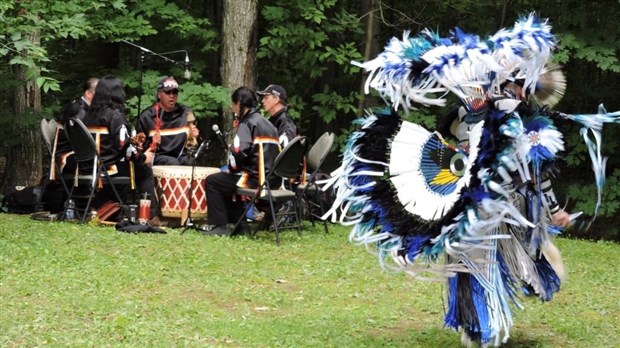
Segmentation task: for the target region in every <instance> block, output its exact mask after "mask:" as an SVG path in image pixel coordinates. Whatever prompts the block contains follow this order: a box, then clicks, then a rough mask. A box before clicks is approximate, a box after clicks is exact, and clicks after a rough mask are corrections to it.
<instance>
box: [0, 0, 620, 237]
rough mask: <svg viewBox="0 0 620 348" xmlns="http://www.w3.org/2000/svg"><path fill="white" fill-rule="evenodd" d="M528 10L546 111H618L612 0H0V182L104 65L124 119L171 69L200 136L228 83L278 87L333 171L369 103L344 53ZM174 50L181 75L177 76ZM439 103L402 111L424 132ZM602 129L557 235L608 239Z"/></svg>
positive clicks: (565, 187) (614, 160)
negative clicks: (333, 142)
mask: <svg viewBox="0 0 620 348" xmlns="http://www.w3.org/2000/svg"><path fill="white" fill-rule="evenodd" d="M531 11H536V12H537V13H538V14H539V15H540V16H541V17H546V18H549V19H550V24H551V25H552V27H553V32H554V33H555V35H556V36H557V37H558V38H559V39H560V44H559V50H558V51H557V52H556V53H555V55H554V57H555V58H554V59H555V60H556V61H557V62H558V63H560V64H562V65H563V70H564V72H565V74H566V76H567V84H568V88H567V91H566V94H565V96H564V98H563V100H562V101H561V102H560V104H559V105H558V106H557V107H556V109H557V110H560V111H563V112H565V113H573V114H576V113H584V114H590V113H596V111H597V106H598V105H599V104H600V103H604V104H605V107H606V108H607V110H610V111H615V110H620V98H618V95H619V93H618V88H619V82H620V62H619V61H618V57H619V53H620V28H619V27H618V26H617V25H613V23H614V22H615V19H616V18H619V17H620V1H618V0H599V1H581V0H562V1H560V0H554V1H542V0H541V1H536V0H501V1H473V0H460V1H452V0H437V1H421V0H357V1H353V0H261V1H256V0H198V1H197V0H193V1H192V0H140V1H138V0H111V1H105V2H99V1H91V0H64V1H48V0H17V1H0V61H1V64H0V92H2V94H3V95H4V96H5V97H4V98H2V99H0V174H1V175H2V176H1V180H2V181H1V186H2V189H3V190H4V189H5V188H6V187H10V186H14V185H32V184H35V183H36V182H38V181H39V180H40V178H41V177H42V175H43V172H44V167H45V164H46V163H49V162H48V161H46V158H45V154H46V152H45V151H44V148H43V146H44V145H43V143H42V141H41V139H42V138H41V134H40V130H39V126H38V125H39V122H40V120H41V119H42V118H48V119H50V118H53V117H54V116H55V115H57V114H58V113H59V112H60V110H61V108H62V106H63V105H65V104H67V103H69V102H71V100H73V99H75V98H76V97H77V96H78V95H79V94H80V92H81V91H80V87H81V84H82V83H83V81H84V80H85V79H86V78H88V77H91V76H95V77H101V76H104V75H109V74H113V75H117V76H119V77H121V78H122V79H123V80H124V82H125V86H126V92H127V97H128V100H127V107H128V110H127V115H128V117H129V118H130V123H131V124H133V123H134V122H135V119H136V117H137V115H138V113H139V110H143V109H144V108H146V107H148V106H149V105H151V103H153V101H154V93H155V86H156V83H157V81H158V80H159V79H160V78H161V77H162V76H167V75H172V76H175V77H176V78H177V79H178V81H179V82H180V83H181V94H180V96H179V102H180V103H182V104H185V105H188V106H190V107H191V108H192V109H193V110H194V111H195V114H196V116H197V118H198V119H199V127H200V128H201V134H202V135H203V136H205V137H208V136H210V134H211V133H212V131H211V125H213V124H218V125H220V127H221V128H222V129H223V130H225V131H229V130H230V125H231V124H232V119H231V117H232V114H231V113H230V110H229V108H230V92H231V91H232V90H234V89H235V88H237V87H239V86H242V85H245V86H249V87H252V88H264V87H266V86H267V85H268V84H271V83H276V84H280V85H282V86H284V87H285V88H286V90H287V91H288V94H289V102H290V103H291V104H292V108H291V114H292V115H293V117H294V118H295V119H296V123H297V124H298V125H299V127H300V131H301V133H302V134H304V135H307V136H308V137H309V138H310V140H311V141H312V142H313V141H314V140H316V139H317V138H318V137H319V136H320V135H321V134H322V133H323V132H325V131H327V130H331V131H335V132H336V134H337V135H338V139H339V141H338V150H337V151H334V152H333V153H332V157H331V158H330V159H329V165H328V166H329V167H331V168H335V167H336V166H337V165H338V161H339V157H338V154H339V152H340V151H339V150H340V149H341V148H342V146H343V144H344V142H345V140H346V137H347V136H348V134H349V133H350V132H351V131H352V130H353V128H352V127H353V126H352V124H351V121H352V120H354V119H355V118H357V117H359V116H360V115H362V114H363V112H364V110H365V109H367V108H369V107H372V106H376V105H379V104H380V103H381V101H380V100H379V99H378V98H377V97H376V96H374V95H370V96H365V95H364V94H363V88H362V87H363V83H364V75H363V73H362V72H360V70H359V69H358V68H356V67H354V66H353V65H352V64H351V63H350V62H351V61H352V60H356V61H364V60H368V59H372V58H373V57H375V56H376V55H377V53H379V52H380V51H381V50H382V49H383V46H384V45H385V44H386V42H387V41H388V40H389V38H391V37H392V36H399V37H400V36H402V33H403V31H404V30H410V31H411V32H412V33H416V32H418V31H420V30H422V29H424V28H430V29H432V30H435V31H437V32H438V33H439V34H441V35H447V34H448V32H449V31H450V30H451V29H453V28H454V27H455V26H458V27H460V28H462V29H463V30H465V31H467V32H472V33H476V34H479V35H480V36H481V37H485V36H487V35H491V34H493V33H495V32H496V31H497V30H498V29H499V28H502V27H509V26H512V24H513V23H514V21H515V20H516V19H517V18H518V17H519V16H522V15H525V14H527V13H529V12H531ZM137 46H139V47H143V48H145V49H146V50H142V49H140V48H138V47H137ZM186 52H187V55H188V56H189V57H190V58H191V60H190V62H191V63H190V65H191V72H192V76H191V78H190V79H184V78H183V75H184V68H185V65H184V63H185V54H186ZM448 111H449V110H447V109H435V108H431V109H428V108H423V109H421V110H420V111H416V112H413V113H410V114H408V115H403V117H405V118H407V119H409V120H411V121H414V122H418V123H421V124H423V125H425V126H427V127H429V128H430V129H434V128H438V127H440V126H441V125H442V122H443V121H444V116H445V115H447V113H448ZM562 127H564V129H563V131H565V134H567V136H566V139H565V141H566V144H567V147H566V151H565V153H564V163H563V165H562V168H560V169H561V172H562V176H561V181H560V180H557V181H558V182H556V184H555V190H556V192H557V194H558V196H560V197H561V198H560V199H561V200H562V201H564V200H565V201H566V208H567V209H568V210H570V211H579V210H581V211H584V213H585V214H586V215H591V214H592V213H593V210H594V204H595V200H596V190H595V187H594V177H593V174H592V171H591V169H590V163H589V160H588V159H587V150H586V148H585V145H584V144H583V141H582V139H581V136H580V135H579V129H578V128H577V127H575V126H573V125H568V124H567V125H562ZM603 136H604V142H605V143H604V148H603V152H604V154H606V155H608V156H609V161H608V163H607V183H606V190H605V193H604V195H603V206H602V209H601V210H600V211H599V218H598V219H597V220H596V221H595V224H594V225H593V227H592V228H591V229H590V230H589V231H588V232H587V234H585V233H583V232H580V231H572V232H569V234H571V233H572V234H573V235H575V236H578V237H583V238H592V239H597V238H608V239H616V240H619V239H620V232H619V230H620V229H619V228H618V227H617V226H618V225H619V224H620V203H619V202H620V166H619V163H620V157H619V156H616V155H615V154H616V153H617V152H618V151H620V126H616V125H611V126H607V127H606V129H605V130H604V133H603ZM223 155H224V150H223V149H221V148H220V149H217V148H215V149H212V151H210V152H209V154H208V155H207V156H206V158H204V159H202V160H201V162H202V163H201V164H203V165H209V166H216V165H219V164H221V161H222V160H223V157H224V156H223ZM562 197H565V198H562Z"/></svg>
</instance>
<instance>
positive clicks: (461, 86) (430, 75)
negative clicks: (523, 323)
mask: <svg viewBox="0 0 620 348" xmlns="http://www.w3.org/2000/svg"><path fill="white" fill-rule="evenodd" d="M555 46H556V39H555V37H554V35H553V34H552V33H551V27H550V26H549V25H548V24H547V21H546V20H541V19H539V18H537V16H535V15H534V14H531V15H529V16H527V17H524V18H521V19H519V20H518V21H517V22H516V23H515V25H514V27H513V28H510V29H502V30H500V31H499V32H497V33H496V34H495V35H493V36H491V37H489V38H487V39H486V40H481V39H480V38H479V37H478V36H475V35H471V34H467V33H464V32H463V31H461V30H460V29H459V28H455V29H454V31H453V32H452V33H451V35H450V36H449V37H446V38H443V37H440V36H438V35H437V34H435V33H433V32H431V31H430V30H424V31H422V32H420V33H419V34H417V35H416V36H413V37H411V36H410V35H409V33H408V32H405V33H404V35H403V38H402V39H399V38H392V39H391V40H390V42H389V43H388V44H387V46H386V47H385V50H384V52H382V53H381V54H380V55H379V56H378V57H377V58H375V59H373V60H371V61H368V62H365V63H356V62H354V64H356V65H359V66H360V67H362V68H363V69H365V70H366V71H367V72H369V76H368V79H367V81H366V91H365V92H366V93H368V92H369V90H370V88H373V89H375V90H377V91H378V92H379V94H380V95H381V96H382V97H383V98H384V99H385V100H386V102H387V103H388V104H389V106H390V107H386V108H385V109H383V110H375V111H374V113H373V112H369V113H368V114H367V115H366V116H365V117H363V118H361V119H358V120H357V121H356V122H355V123H356V124H357V125H359V129H358V130H357V131H356V132H353V133H352V135H351V136H350V137H349V139H348V141H347V144H346V149H345V150H344V153H343V161H342V165H341V167H340V168H338V169H337V170H336V171H335V172H334V173H332V176H333V178H332V179H331V180H330V181H328V182H327V183H325V185H324V187H323V189H327V188H330V187H333V188H334V190H335V191H336V194H337V197H336V200H335V203H334V205H333V206H332V207H331V209H330V210H329V211H328V212H327V214H326V215H325V216H324V218H331V219H332V221H336V220H338V221H340V222H341V223H342V224H344V225H352V226H353V228H352V231H351V234H350V239H351V241H353V242H355V243H360V244H364V245H366V246H367V247H370V248H373V249H374V250H375V251H376V252H377V253H378V255H379V259H380V260H381V264H382V266H383V267H389V268H393V269H397V270H402V271H405V272H408V273H410V274H411V275H413V276H414V277H418V278H425V279H427V278H428V276H429V275H432V276H433V277H434V278H437V279H440V280H445V281H446V282H447V286H446V298H447V301H446V303H447V309H446V313H445V317H444V323H445V325H446V326H447V327H450V328H453V329H455V330H458V331H460V332H461V333H462V335H461V337H462V341H463V343H464V344H471V343H476V344H479V345H482V346H489V345H494V346H499V345H501V344H502V343H505V342H506V341H507V340H508V337H509V331H510V328H511V326H512V325H513V317H512V310H511V307H512V306H515V307H517V308H522V305H521V304H520V299H519V295H520V294H525V295H528V296H537V297H539V298H540V299H542V300H545V301H548V300H551V298H552V296H553V294H554V293H555V292H557V291H559V290H560V286H561V282H562V279H563V277H564V274H563V273H564V269H563V266H562V261H561V258H560V256H559V253H558V252H557V249H556V248H555V246H554V245H553V243H552V236H553V235H554V234H557V233H559V232H560V231H561V230H562V227H561V226H555V225H553V224H552V221H553V219H552V217H553V213H554V212H555V210H556V206H557V203H556V202H555V199H554V197H553V195H552V194H550V191H549V185H548V181H547V179H548V177H550V176H552V175H553V174H554V172H555V165H554V164H555V162H556V161H557V159H558V156H559V153H560V152H561V151H563V150H564V142H563V139H562V138H563V135H562V133H561V132H560V131H559V130H558V129H557V128H556V126H555V123H557V122H558V121H564V120H569V121H574V122H577V123H579V124H581V125H582V126H583V128H582V130H581V134H582V136H583V138H584V140H585V142H586V144H587V146H588V150H589V154H590V157H591V159H592V161H593V170H594V172H595V177H596V183H597V187H598V192H599V193H598V201H597V205H596V209H597V210H598V207H599V206H600V197H601V196H600V195H601V193H600V192H601V190H602V188H603V185H604V172H605V163H606V158H604V157H602V155H601V152H600V146H601V129H602V125H603V124H604V123H620V112H614V113H607V112H606V111H605V110H604V108H603V106H602V105H601V106H599V113H598V114H593V115H567V114H563V113H560V112H555V111H552V110H550V109H549V108H548V107H547V106H546V105H544V104H546V103H547V104H549V103H548V102H549V101H553V100H552V99H554V98H555V99H557V98H559V97H560V96H561V94H562V93H563V88H562V80H556V81H555V82H556V85H558V86H559V87H560V88H559V89H558V90H556V91H555V93H552V94H551V95H547V96H546V97H543V98H540V99H539V100H538V101H539V103H538V105H537V104H536V103H531V104H529V105H528V104H526V103H525V102H524V101H523V100H524V99H526V98H527V97H534V96H536V95H537V92H540V93H538V96H539V97H540V94H541V93H542V92H544V90H540V87H541V84H543V83H544V82H545V81H544V80H545V77H547V76H549V75H553V73H552V72H553V71H557V69H556V68H553V67H551V66H550V58H551V52H552V51H553V49H554V48H555ZM549 70H551V72H550V71H549ZM513 84H517V85H519V87H521V88H508V86H510V85H513ZM449 93H453V94H454V95H456V96H457V97H458V98H459V99H460V101H461V103H462V105H463V107H464V109H465V110H464V111H465V112H464V116H465V117H464V118H463V122H464V123H462V124H461V125H464V126H465V127H461V132H460V133H461V134H460V137H461V138H462V139H460V140H464V143H465V144H466V145H464V146H459V147H455V146H452V145H450V144H449V143H448V142H447V141H446V140H444V138H443V137H442V135H441V134H439V133H438V132H430V131H428V130H426V129H424V128H423V127H422V126H420V125H417V124H414V123H410V122H407V121H404V120H402V119H401V118H400V117H399V116H398V113H397V112H398V110H399V109H401V108H402V109H404V110H405V112H406V111H408V110H410V109H414V108H415V107H417V106H429V105H436V106H445V103H446V97H447V95H448V94H449ZM530 99H533V98H530ZM540 104H543V105H540ZM463 129H465V131H464V132H463ZM457 133H458V132H457ZM591 137H593V139H594V140H592V138H591ZM576 215H577V214H573V216H572V217H573V218H574V217H575V216H576ZM594 215H596V212H595V214H594Z"/></svg>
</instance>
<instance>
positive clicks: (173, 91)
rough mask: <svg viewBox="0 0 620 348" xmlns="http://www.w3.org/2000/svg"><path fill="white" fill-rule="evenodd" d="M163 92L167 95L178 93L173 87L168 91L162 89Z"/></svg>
mask: <svg viewBox="0 0 620 348" xmlns="http://www.w3.org/2000/svg"><path fill="white" fill-rule="evenodd" d="M163 92H164V93H166V94H167V95H178V94H179V90H178V89H173V90H170V91H163Z"/></svg>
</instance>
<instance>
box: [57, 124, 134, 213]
mask: <svg viewBox="0 0 620 348" xmlns="http://www.w3.org/2000/svg"><path fill="white" fill-rule="evenodd" d="M64 128H65V132H66V134H67V138H68V139H69V142H70V143H71V147H72V148H73V151H74V152H75V153H74V156H75V160H76V161H77V163H78V167H79V165H80V164H84V163H88V162H92V165H93V168H94V169H95V170H94V172H95V175H92V174H91V175H82V174H78V175H77V176H76V180H74V185H73V186H72V188H71V191H70V193H69V199H70V200H71V199H73V198H75V197H76V196H75V192H74V191H75V187H76V186H78V185H80V184H88V185H89V186H90V187H89V192H88V202H87V203H86V207H85V208H84V210H83V212H84V214H82V217H81V219H80V221H81V222H82V223H84V221H85V220H86V215H87V214H88V212H89V209H90V206H91V203H92V201H93V197H94V196H95V192H96V191H97V189H98V182H99V180H103V184H109V185H110V187H111V188H112V191H113V192H114V195H115V197H116V200H117V201H118V202H119V203H121V205H122V204H123V199H122V198H121V196H120V195H119V193H118V191H117V190H116V187H115V186H116V185H129V184H130V182H131V180H130V178H129V177H128V176H110V174H108V171H107V169H106V167H105V165H104V164H103V162H102V161H101V160H100V159H99V151H98V150H97V144H96V143H95V139H94V138H93V136H92V134H91V133H90V131H89V130H88V128H86V126H85V125H84V123H82V121H80V120H79V119H77V118H74V117H72V118H70V119H69V120H68V121H66V122H65V126H64ZM78 172H79V171H78ZM65 214H66V208H65V212H64V214H63V216H65ZM78 218H79V212H78Z"/></svg>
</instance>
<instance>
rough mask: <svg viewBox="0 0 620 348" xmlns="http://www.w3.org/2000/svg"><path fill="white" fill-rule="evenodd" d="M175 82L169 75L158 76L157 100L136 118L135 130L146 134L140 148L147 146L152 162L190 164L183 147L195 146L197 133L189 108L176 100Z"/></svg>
mask: <svg viewBox="0 0 620 348" xmlns="http://www.w3.org/2000/svg"><path fill="white" fill-rule="evenodd" d="M179 91H180V88H179V84H178V83H177V81H176V80H175V79H174V77H172V76H167V77H164V78H162V79H161V80H159V82H158V84H157V92H156V93H157V94H156V96H157V100H156V102H155V104H153V105H152V106H150V107H148V108H147V109H146V110H144V112H142V114H140V117H139V118H138V124H137V126H136V130H137V131H138V132H143V133H144V134H145V135H146V141H145V143H144V145H143V148H144V149H146V148H151V149H153V150H154V151H153V152H154V154H155V155H154V158H148V157H147V162H150V163H151V164H153V165H183V164H191V162H190V159H191V156H189V154H188V153H187V148H188V147H190V146H195V144H197V143H198V138H199V137H200V135H199V132H198V128H197V127H196V126H195V122H196V117H195V116H194V113H193V111H192V109H190V108H189V107H187V106H184V105H182V104H179V103H177V99H178V97H179Z"/></svg>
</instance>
